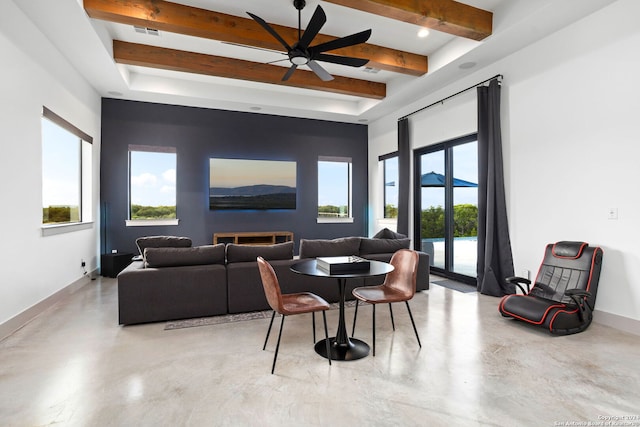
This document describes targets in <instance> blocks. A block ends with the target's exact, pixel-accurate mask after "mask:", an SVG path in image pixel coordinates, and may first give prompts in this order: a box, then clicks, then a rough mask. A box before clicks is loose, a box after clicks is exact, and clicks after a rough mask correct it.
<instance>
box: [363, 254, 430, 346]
mask: <svg viewBox="0 0 640 427" xmlns="http://www.w3.org/2000/svg"><path fill="white" fill-rule="evenodd" d="M418 260H419V256H418V253H417V252H416V251H413V250H411V249H400V250H398V251H396V252H395V253H394V254H393V256H392V257H391V261H390V264H391V265H393V267H394V270H393V271H392V272H391V273H388V274H387V276H386V277H385V279H384V283H383V284H382V285H379V286H364V287H360V288H355V289H354V290H353V291H352V293H353V296H354V297H356V310H355V313H354V314H353V330H352V331H351V336H353V335H354V333H355V330H356V319H357V317H358V304H359V302H360V301H362V302H368V303H369V304H372V305H373V351H372V354H373V355H374V356H375V355H376V304H381V303H388V304H389V313H390V314H391V325H392V327H393V330H394V331H395V330H396V326H395V323H394V321H393V310H392V308H391V303H393V302H402V301H404V302H405V304H406V305H407V310H408V311H409V317H410V318H411V324H412V325H413V331H414V332H415V333H416V338H417V339H418V346H419V347H422V344H420V337H419V336H418V330H417V329H416V323H415V322H414V321H413V315H412V314H411V308H409V300H410V299H411V298H413V296H414V295H415V293H416V275H417V271H418Z"/></svg>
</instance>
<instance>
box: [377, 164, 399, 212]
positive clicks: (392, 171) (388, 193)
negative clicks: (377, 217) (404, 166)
mask: <svg viewBox="0 0 640 427" xmlns="http://www.w3.org/2000/svg"><path fill="white" fill-rule="evenodd" d="M380 161H381V162H382V169H383V172H382V175H383V177H384V199H383V201H384V205H383V208H384V218H397V217H398V153H397V152H396V153H391V154H387V155H385V156H380Z"/></svg>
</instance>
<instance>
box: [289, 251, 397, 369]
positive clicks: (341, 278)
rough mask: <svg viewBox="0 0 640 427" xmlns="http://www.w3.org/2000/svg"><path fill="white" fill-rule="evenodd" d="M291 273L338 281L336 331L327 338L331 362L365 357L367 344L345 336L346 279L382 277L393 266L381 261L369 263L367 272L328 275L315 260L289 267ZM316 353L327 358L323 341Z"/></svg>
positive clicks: (318, 345) (319, 342)
mask: <svg viewBox="0 0 640 427" xmlns="http://www.w3.org/2000/svg"><path fill="white" fill-rule="evenodd" d="M291 271H293V272H294V273H298V274H305V275H307V276H315V277H328V278H335V279H338V287H339V289H340V317H339V321H338V331H337V332H336V336H335V337H330V338H329V348H330V351H331V360H345V361H348V360H357V359H361V358H363V357H366V356H367V355H368V354H369V344H367V343H366V342H364V341H361V340H358V339H355V338H349V336H348V335H347V327H346V324H345V321H344V300H345V284H346V282H347V279H353V278H357V277H373V276H383V275H385V274H387V273H389V272H391V271H393V266H392V265H391V264H387V263H386V262H382V261H370V265H369V270H363V271H353V272H349V273H340V274H329V273H328V272H326V271H324V270H321V269H320V268H318V267H317V264H316V260H315V259H311V260H307V261H301V262H299V263H296V264H294V265H292V266H291ZM315 350H316V353H318V354H319V355H321V356H322V357H327V356H328V355H327V346H326V343H325V340H320V341H318V342H317V343H316V345H315Z"/></svg>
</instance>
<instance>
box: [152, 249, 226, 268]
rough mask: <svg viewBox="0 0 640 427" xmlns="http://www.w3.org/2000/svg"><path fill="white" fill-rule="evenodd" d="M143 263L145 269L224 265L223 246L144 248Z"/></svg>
mask: <svg viewBox="0 0 640 427" xmlns="http://www.w3.org/2000/svg"><path fill="white" fill-rule="evenodd" d="M144 263H145V266H146V267H180V266H187V265H209V264H224V244H223V243H219V244H217V245H205V246H195V247H192V248H146V249H145V250H144Z"/></svg>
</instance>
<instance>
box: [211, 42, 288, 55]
mask: <svg viewBox="0 0 640 427" xmlns="http://www.w3.org/2000/svg"><path fill="white" fill-rule="evenodd" d="M220 43H222V44H228V45H230V46H239V47H246V48H248V49H256V50H264V51H265V52H273V53H278V54H280V55H286V54H287V53H286V52H282V51H280V50H274V49H267V48H266V47H258V46H250V45H248V44H242V43H234V42H220Z"/></svg>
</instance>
